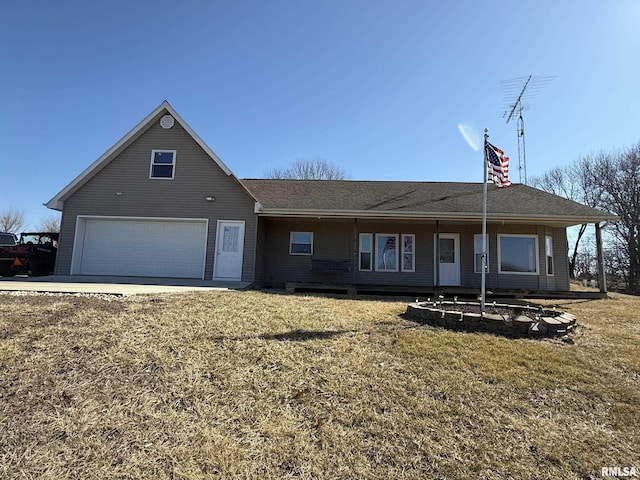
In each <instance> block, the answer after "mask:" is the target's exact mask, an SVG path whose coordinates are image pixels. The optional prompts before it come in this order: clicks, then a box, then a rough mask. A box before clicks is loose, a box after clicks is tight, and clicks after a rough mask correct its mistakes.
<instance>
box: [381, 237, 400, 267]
mask: <svg viewBox="0 0 640 480" xmlns="http://www.w3.org/2000/svg"><path fill="white" fill-rule="evenodd" d="M397 245H398V235H389V234H386V233H378V234H376V270H377V271H378V272H397V271H398V246H397Z"/></svg>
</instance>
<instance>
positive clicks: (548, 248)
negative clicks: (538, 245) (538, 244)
mask: <svg viewBox="0 0 640 480" xmlns="http://www.w3.org/2000/svg"><path fill="white" fill-rule="evenodd" d="M544 250H545V253H546V258H547V265H546V268H547V275H549V276H552V275H553V237H549V236H547V237H544Z"/></svg>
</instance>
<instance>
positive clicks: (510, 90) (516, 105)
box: [500, 75, 555, 185]
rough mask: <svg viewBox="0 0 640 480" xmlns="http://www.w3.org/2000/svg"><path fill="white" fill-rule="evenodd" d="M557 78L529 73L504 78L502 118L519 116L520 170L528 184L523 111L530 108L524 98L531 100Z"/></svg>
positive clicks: (509, 118)
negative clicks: (504, 108)
mask: <svg viewBox="0 0 640 480" xmlns="http://www.w3.org/2000/svg"><path fill="white" fill-rule="evenodd" d="M554 78H555V75H554V76H551V77H534V76H533V75H528V76H526V77H518V78H512V79H510V80H502V81H501V82H500V84H501V85H502V100H503V101H504V102H505V103H506V105H507V109H506V110H505V111H504V113H503V114H502V118H505V117H506V119H507V123H509V122H510V121H511V120H512V119H513V118H514V117H516V116H517V117H518V120H517V122H516V123H517V124H516V128H517V133H518V172H519V174H520V183H523V184H525V185H526V184H527V154H526V149H525V142H524V116H523V115H522V112H524V111H526V110H529V104H528V103H525V102H524V100H530V99H532V98H533V97H535V96H536V95H537V94H538V93H540V91H541V90H542V89H543V88H544V87H546V86H547V85H549V83H551V81H552V80H553V79H554Z"/></svg>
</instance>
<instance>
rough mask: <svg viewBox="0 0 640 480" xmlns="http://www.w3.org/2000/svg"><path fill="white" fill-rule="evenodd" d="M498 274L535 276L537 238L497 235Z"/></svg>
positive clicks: (531, 236) (536, 267)
mask: <svg viewBox="0 0 640 480" xmlns="http://www.w3.org/2000/svg"><path fill="white" fill-rule="evenodd" d="M498 257H499V259H498V269H499V272H500V273H515V274H525V275H537V274H538V272H539V270H538V237H537V236H535V235H498Z"/></svg>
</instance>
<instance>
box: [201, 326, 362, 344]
mask: <svg viewBox="0 0 640 480" xmlns="http://www.w3.org/2000/svg"><path fill="white" fill-rule="evenodd" d="M355 332H357V330H299V329H298V330H290V331H288V332H284V333H269V334H267V333H265V334H263V335H256V336H246V337H215V338H214V339H213V340H215V341H221V340H237V341H240V340H251V339H257V338H259V339H261V340H276V341H279V342H306V341H309V340H327V339H330V338H333V337H337V336H340V335H344V334H345V333H355Z"/></svg>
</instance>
